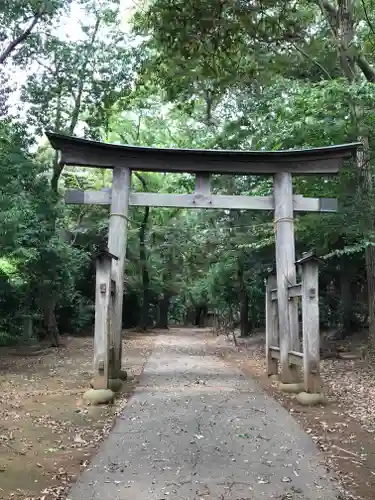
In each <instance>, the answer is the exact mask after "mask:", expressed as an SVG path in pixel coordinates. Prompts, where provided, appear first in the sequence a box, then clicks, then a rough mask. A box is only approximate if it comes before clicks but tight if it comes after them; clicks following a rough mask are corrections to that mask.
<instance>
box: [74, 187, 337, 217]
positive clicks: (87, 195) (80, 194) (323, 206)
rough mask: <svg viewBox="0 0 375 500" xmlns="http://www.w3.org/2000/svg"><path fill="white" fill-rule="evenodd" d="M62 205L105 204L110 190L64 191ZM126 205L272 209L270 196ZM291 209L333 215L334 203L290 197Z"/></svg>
mask: <svg viewBox="0 0 375 500" xmlns="http://www.w3.org/2000/svg"><path fill="white" fill-rule="evenodd" d="M65 203H68V204H85V205H109V204H110V203H111V190H110V189H106V190H102V191H80V190H77V189H72V190H68V191H66V193H65ZM129 204H130V206H133V207H166V208H211V209H221V210H273V209H274V202H273V197H272V196H226V195H208V194H207V195H206V194H200V193H194V194H169V193H131V194H130V200H129ZM293 205H294V210H295V211H297V212H336V211H337V200H336V199H334V198H305V197H303V196H301V195H294V196H293Z"/></svg>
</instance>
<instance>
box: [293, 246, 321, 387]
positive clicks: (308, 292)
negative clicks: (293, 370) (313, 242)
mask: <svg viewBox="0 0 375 500" xmlns="http://www.w3.org/2000/svg"><path fill="white" fill-rule="evenodd" d="M297 262H298V264H300V265H301V266H302V333H303V376H304V387H305V391H306V392H312V393H316V392H320V390H321V379H320V328H319V259H317V258H316V257H314V255H313V254H312V253H310V254H305V256H302V259H300V260H299V261H297Z"/></svg>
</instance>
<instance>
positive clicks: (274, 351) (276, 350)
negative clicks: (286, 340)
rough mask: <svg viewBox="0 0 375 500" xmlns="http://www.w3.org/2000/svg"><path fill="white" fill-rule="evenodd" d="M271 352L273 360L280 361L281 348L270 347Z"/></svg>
mask: <svg viewBox="0 0 375 500" xmlns="http://www.w3.org/2000/svg"><path fill="white" fill-rule="evenodd" d="M269 351H270V353H271V357H272V358H273V359H277V360H280V347H276V346H271V347H269Z"/></svg>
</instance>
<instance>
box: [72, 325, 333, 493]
mask: <svg viewBox="0 0 375 500" xmlns="http://www.w3.org/2000/svg"><path fill="white" fill-rule="evenodd" d="M318 460H319V457H318V452H317V449H316V448H315V445H314V443H313V442H312V441H311V439H310V438H309V437H308V436H307V434H305V433H304V432H303V431H302V429H301V428H300V427H299V426H298V424H297V423H296V422H295V421H294V420H293V418H292V417H291V416H290V415H289V413H288V412H286V411H285V410H284V409H283V408H282V407H281V406H280V405H279V404H278V403H277V402H275V401H274V400H273V399H271V398H269V397H268V396H266V395H265V394H264V393H263V392H261V390H260V389H259V387H258V385H257V384H256V383H255V382H254V381H252V380H249V379H248V378H246V377H244V376H243V375H242V374H241V372H240V371H239V370H237V369H236V368H235V367H233V366H231V365H229V364H227V363H225V361H223V360H220V359H218V358H217V357H215V356H214V354H213V353H212V352H210V347H209V345H208V344H206V343H205V341H204V338H203V337H202V336H200V335H198V334H194V333H191V334H189V331H185V332H184V331H181V333H178V332H176V331H175V332H173V331H172V332H171V333H170V334H169V335H161V336H160V337H158V338H157V340H156V348H155V350H154V352H153V354H152V355H151V357H150V359H149V361H148V363H147V365H146V367H145V371H144V373H143V376H142V380H141V384H140V385H139V386H138V388H137V390H136V392H135V394H134V396H133V397H132V399H131V400H130V402H129V404H128V406H127V407H126V409H125V410H124V412H123V414H122V416H121V417H120V418H119V419H118V421H117V424H116V426H115V428H114V429H113V431H112V432H111V434H110V436H109V437H108V439H107V440H106V441H105V442H104V443H103V446H102V447H101V449H100V451H99V453H98V455H97V456H96V458H95V459H94V461H93V463H92V466H91V468H90V469H89V470H87V471H85V472H84V473H83V474H82V476H81V478H80V479H79V481H78V482H77V484H75V485H74V487H73V488H72V490H71V491H70V493H69V495H68V498H69V500H168V499H171V500H172V499H173V500H174V499H175V500H250V499H254V500H259V499H262V498H266V499H279V500H287V499H295V500H318V499H324V500H333V499H338V498H340V496H339V495H338V493H337V491H336V490H335V488H334V487H333V485H332V484H331V482H330V480H329V479H328V477H327V473H326V470H325V469H324V468H323V467H322V466H320V465H319V462H318Z"/></svg>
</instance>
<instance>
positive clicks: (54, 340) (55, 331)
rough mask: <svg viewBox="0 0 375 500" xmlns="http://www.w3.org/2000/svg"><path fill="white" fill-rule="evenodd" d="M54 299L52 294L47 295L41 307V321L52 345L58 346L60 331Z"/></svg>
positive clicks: (59, 343)
mask: <svg viewBox="0 0 375 500" xmlns="http://www.w3.org/2000/svg"><path fill="white" fill-rule="evenodd" d="M55 308H56V301H55V298H54V297H53V295H51V297H47V298H46V301H45V303H44V307H43V322H44V327H45V329H46V333H47V336H48V338H49V340H50V342H51V346H52V347H60V345H61V341H60V333H59V328H58V326H57V321H56V315H55Z"/></svg>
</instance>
